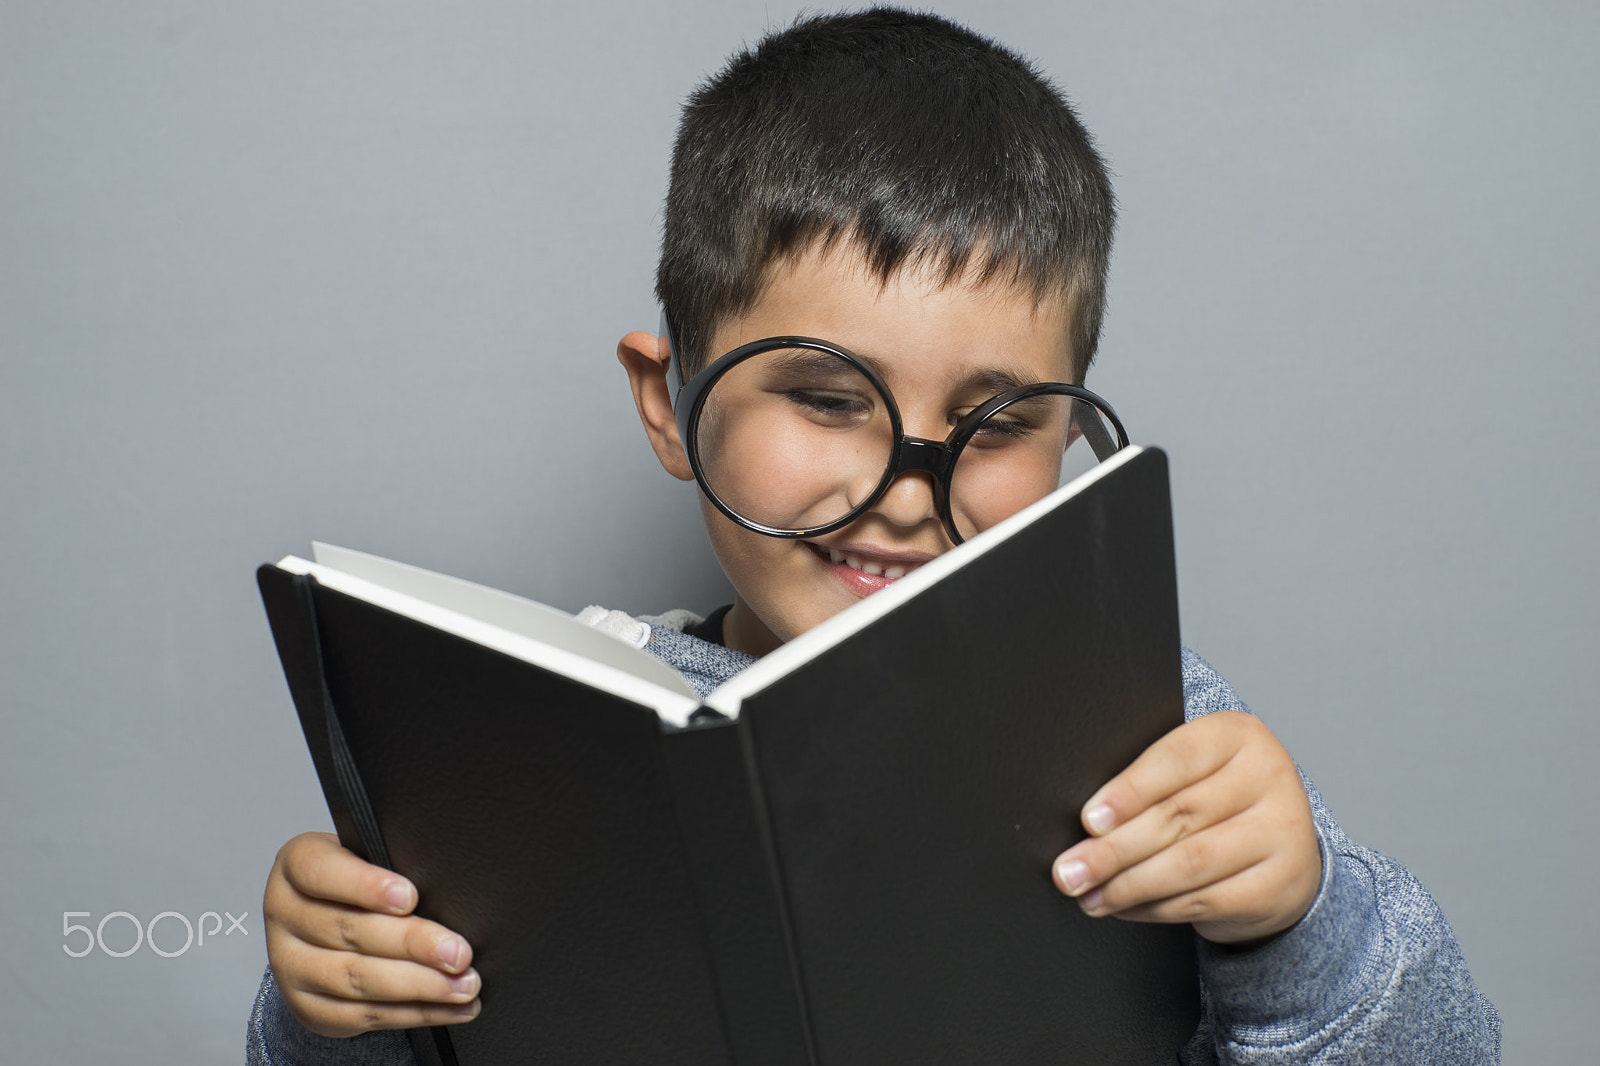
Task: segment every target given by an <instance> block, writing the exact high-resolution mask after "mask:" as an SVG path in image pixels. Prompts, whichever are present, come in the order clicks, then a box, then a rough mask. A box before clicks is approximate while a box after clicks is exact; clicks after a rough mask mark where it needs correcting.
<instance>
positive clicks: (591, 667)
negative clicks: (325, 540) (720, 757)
mask: <svg viewBox="0 0 1600 1066" xmlns="http://www.w3.org/2000/svg"><path fill="white" fill-rule="evenodd" d="M316 554H317V555H318V556H319V561H318V562H308V561H307V560H305V559H301V558H298V557H296V556H293V555H290V556H286V557H285V558H283V559H282V560H280V561H279V562H278V566H279V567H280V568H281V569H284V570H287V571H289V572H290V573H295V574H310V575H311V576H312V577H314V578H316V579H317V581H318V582H319V583H321V584H323V585H326V586H327V587H329V588H332V589H336V590H338V591H340V592H343V593H345V594H346V595H350V596H355V597H357V598H358V599H362V600H365V601H367V602H368V603H371V604H373V605H375V606H378V607H382V608H384V609H385V610H390V611H394V612H395V613H396V614H401V615H404V616H406V617H407V618H414V619H416V620H417V621H419V622H422V623H424V624H426V625H430V626H433V627H434V628H436V629H440V630H443V631H444V632H446V633H452V634H454V635H456V636H459V637H462V638H464V639H466V640H470V641H473V642H474V643H476V644H481V645H483V646H484V647H487V648H493V649H494V650H495V651H499V652H503V653H504V654H507V655H510V656H512V657H513V658H517V659H521V660H523V661H525V662H530V663H534V664H535V665H538V666H542V667H544V668H545V669H548V670H551V671H554V672H555V673H558V674H561V675H563V676H565V677H570V678H573V679H574V680H577V681H581V682H584V683H585V684H588V685H591V686H593V687H594V688H598V689H601V690H602V691H606V692H610V693H612V694H613V695H616V696H620V697H622V698H623V699H627V700H630V701H632V702H634V703H639V704H642V705H644V706H647V707H651V708H653V709H654V710H655V711H656V712H657V713H658V714H660V715H661V718H662V720H664V721H666V722H669V723H671V724H673V725H678V726H682V725H685V724H686V723H687V722H688V718H689V715H690V714H692V713H694V711H695V709H696V708H697V707H699V705H700V704H699V701H698V699H697V698H696V697H695V694H694V690H693V689H692V688H690V687H689V685H688V683H687V682H685V681H684V680H683V678H682V677H680V676H679V675H678V672H677V671H676V670H673V669H672V668H671V667H670V666H668V665H667V664H665V663H663V662H662V661H661V660H659V659H657V658H656V657H655V656H653V655H651V654H650V653H649V652H645V651H640V650H639V649H637V648H632V647H629V646H628V645H627V644H625V643H623V642H622V641H620V640H618V639H617V638H615V637H613V636H610V635H609V634H606V633H602V632H600V631H598V630H595V629H591V628H590V627H589V626H586V625H584V624H583V623H582V622H579V621H578V620H577V619H575V618H573V617H572V616H571V615H569V614H567V613H566V612H565V611H558V610H556V609H555V608H553V607H547V606H545V605H544V604H542V603H536V602H534V601H533V600H529V599H525V598H523V597H521V596H514V595H512V594H511V593H509V592H502V591H500V590H498V589H492V588H489V587H488V586H486V585H478V584H475V583H473V582H470V581H463V580H462V579H460V578H454V577H449V576H447V575H445V574H438V573H434V572H433V571H431V570H423V569H421V568H419V567H414V566H408V565H406V564H404V563H397V562H393V561H392V560H389V559H383V558H380V557H379V556H375V555H367V554H365V553H362V552H354V551H350V550H349V549H345V548H336V547H333V546H332V545H317V546H316ZM322 560H326V562H324V561H322Z"/></svg>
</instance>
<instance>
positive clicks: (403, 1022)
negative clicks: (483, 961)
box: [285, 993, 483, 1039]
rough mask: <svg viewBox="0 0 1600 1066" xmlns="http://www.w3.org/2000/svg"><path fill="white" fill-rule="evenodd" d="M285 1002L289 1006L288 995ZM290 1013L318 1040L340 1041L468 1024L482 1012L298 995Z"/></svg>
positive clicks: (462, 1006)
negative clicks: (382, 1031) (375, 1033)
mask: <svg viewBox="0 0 1600 1066" xmlns="http://www.w3.org/2000/svg"><path fill="white" fill-rule="evenodd" d="M285 1002H288V997H287V995H286V996H285ZM289 1009H290V1011H292V1012H293V1014H294V1016H295V1017H296V1018H298V1019H299V1020H300V1023H301V1024H302V1025H304V1026H305V1027H306V1028H307V1029H310V1030H311V1031H312V1032H313V1033H316V1034H318V1035H319V1036H331V1037H338V1038H340V1039H343V1038H345V1037H351V1036H359V1035H360V1034H362V1033H370V1032H372V1031H374V1030H376V1029H416V1028H420V1027H424V1026H430V1025H458V1024H460V1023H461V1022H470V1021H471V1020H472V1019H474V1018H476V1017H477V1016H478V1014H479V1013H480V1012H481V1011H482V1009H483V1002H482V1001H481V1000H476V999H475V1000H473V1001H472V1002H471V1003H453V1004H443V1003H363V1002H360V1001H358V1000H350V999H338V998H336V997H331V996H319V995H316V994H315V993H301V994H300V995H299V996H298V997H297V999H296V1001H295V1002H289Z"/></svg>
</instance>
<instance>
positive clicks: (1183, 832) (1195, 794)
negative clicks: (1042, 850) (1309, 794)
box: [1054, 763, 1257, 896]
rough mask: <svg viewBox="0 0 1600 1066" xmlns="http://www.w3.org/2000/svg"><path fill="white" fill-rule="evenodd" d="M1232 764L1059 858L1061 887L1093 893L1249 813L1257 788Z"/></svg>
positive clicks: (1057, 877)
mask: <svg viewBox="0 0 1600 1066" xmlns="http://www.w3.org/2000/svg"><path fill="white" fill-rule="evenodd" d="M1233 765H1234V764H1233V763H1228V764H1225V765H1224V766H1223V767H1222V768H1221V769H1219V770H1218V772H1216V773H1214V774H1212V775H1211V776H1210V777H1207V778H1205V779H1204V780H1202V781H1200V782H1198V783H1196V784H1193V785H1190V786H1189V787H1188V788H1185V789H1182V790H1180V791H1178V792H1176V793H1174V794H1172V795H1170V796H1168V797H1167V798H1166V799H1163V800H1161V801H1159V802H1158V803H1156V804H1154V805H1153V806H1150V807H1147V808H1146V809H1145V810H1143V811H1141V812H1140V813H1139V814H1138V815H1136V816H1135V817H1134V818H1133V819H1132V820H1130V821H1128V822H1125V823H1124V824H1122V825H1119V826H1117V827H1116V828H1115V829H1113V830H1112V831H1111V832H1109V833H1107V834H1106V835H1105V836H1103V837H1090V838H1088V839H1087V840H1082V841H1079V842H1078V843H1077V844H1075V845H1073V846H1072V847H1071V848H1068V849H1067V850H1066V851H1065V852H1063V853H1062V855H1061V857H1060V858H1059V859H1057V860H1056V863H1055V867H1054V873H1055V880H1056V884H1057V886H1058V887H1059V888H1060V889H1061V891H1062V892H1064V893H1066V894H1067V895H1069V896H1081V895H1083V894H1084V893H1085V892H1088V891H1089V890H1090V889H1092V888H1094V887H1096V886H1097V885H1100V884H1102V883H1103V882H1105V881H1108V880H1110V879H1111V878H1113V877H1115V876H1117V875H1118V874H1120V873H1122V872H1123V871H1124V870H1128V869H1131V868H1132V867H1134V866H1137V865H1138V864H1139V863H1142V862H1144V861H1145V860H1146V859H1149V858H1151V857H1152V856H1154V855H1156V854H1158V853H1160V852H1162V851H1165V850H1166V849H1168V848H1170V847H1172V846H1173V845H1174V844H1176V843H1177V842H1178V841H1180V840H1184V839H1186V838H1188V837H1191V836H1193V835H1195V834H1196V833H1199V832H1202V831H1204V830H1206V829H1209V828H1210V827H1211V826H1214V825H1217V824H1219V823H1221V822H1224V821H1226V820H1227V819H1229V818H1232V817H1234V816H1235V815H1237V814H1239V813H1241V812H1243V811H1245V810H1247V809H1249V807H1250V805H1251V803H1252V802H1253V801H1254V800H1255V799H1256V798H1257V795H1256V790H1255V789H1254V788H1252V787H1251V783H1250V782H1249V781H1248V780H1246V779H1245V778H1244V775H1240V774H1233V773H1229V772H1228V770H1229V768H1230V767H1231V766H1233Z"/></svg>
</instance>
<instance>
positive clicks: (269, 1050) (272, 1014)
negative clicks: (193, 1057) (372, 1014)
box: [245, 967, 417, 1066]
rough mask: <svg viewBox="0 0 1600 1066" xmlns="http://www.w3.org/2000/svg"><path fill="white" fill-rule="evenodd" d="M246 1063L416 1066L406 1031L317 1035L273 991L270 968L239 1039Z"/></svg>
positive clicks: (268, 1065)
mask: <svg viewBox="0 0 1600 1066" xmlns="http://www.w3.org/2000/svg"><path fill="white" fill-rule="evenodd" d="M245 1051H246V1057H245V1061H246V1063H247V1064H248V1066H335V1064H337V1066H416V1062H417V1060H416V1056H414V1055H413V1054H412V1053H411V1044H410V1042H409V1041H408V1040H407V1039H406V1035H405V1033H403V1032H400V1031H398V1030H393V1029H388V1030H381V1031H378V1032H372V1033H362V1034H361V1035H360V1036H353V1037H350V1038H348V1039H343V1040H341V1039H337V1038H334V1037H328V1036H318V1035H317V1034H316V1033H313V1032H312V1031H311V1030H309V1029H307V1028H306V1027H305V1026H303V1025H301V1024H300V1021H299V1019H297V1018H296V1017H295V1016H294V1015H293V1014H290V1013H289V1007H288V1005H287V1004H285V1003H284V1002H283V996H281V995H279V993H278V985H277V982H276V981H274V980H273V977H272V969H271V968H270V967H268V969H267V972H266V974H265V975H264V976H263V977H262V978H261V990H260V991H259V992H257V993H256V1005H255V1009H254V1010H253V1011H251V1012H250V1029H249V1032H248V1033H247V1034H246V1042H245Z"/></svg>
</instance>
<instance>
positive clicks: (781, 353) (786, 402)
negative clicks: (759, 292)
mask: <svg viewBox="0 0 1600 1066" xmlns="http://www.w3.org/2000/svg"><path fill="white" fill-rule="evenodd" d="M985 398H986V397H985ZM970 409H971V408H970V407H968V408H966V409H957V410H953V411H951V412H950V413H949V414H948V416H947V421H948V423H949V424H950V425H952V426H953V425H954V424H955V423H956V422H957V421H959V416H960V415H962V414H965V413H966V411H967V410H970ZM889 411H890V406H889V401H888V399H887V398H886V397H885V396H884V395H883V394H882V393H881V392H879V390H878V389H877V387H876V386H875V385H873V383H872V381H871V379H869V378H868V377H867V376H866V375H865V374H863V373H862V372H861V371H860V370H859V369H857V368H856V367H855V365H854V364H852V363H850V362H849V361H848V360H845V359H842V358H840V357H838V356H836V355H832V354H830V353H827V352H821V351H815V350H812V349H805V348H789V349H778V350H775V351H770V352H763V353H761V354H759V355H755V356H752V357H750V358H748V359H746V360H744V361H743V362H741V363H739V364H737V365H736V366H734V367H733V368H732V369H730V370H729V371H727V372H726V373H724V374H723V375H722V376H721V377H720V378H718V379H717V381H716V382H715V384H713V385H712V386H711V388H710V389H709V390H708V391H707V393H706V396H705V400H704V403H703V405H702V407H701V411H700V417H699V420H698V423H697V425H696V428H695V446H696V449H697V452H698V457H699V463H700V470H701V476H702V477H703V478H704V480H705V482H706V487H707V488H709V489H710V490H711V491H712V492H713V493H715V494H716V496H717V498H718V499H720V500H721V501H722V502H723V503H724V504H725V505H727V506H728V507H729V508H730V509H731V510H732V511H734V513H736V514H738V515H740V516H741V517H743V518H744V519H746V520H747V521H750V522H753V523H755V524H757V525H760V526H764V527H766V528H768V529H773V530H785V531H801V530H811V529H817V528H820V527H823V526H827V525H830V524H832V523H834V522H837V521H839V520H840V519H842V518H844V517H846V516H847V515H849V514H850V513H851V512H852V511H854V510H856V509H857V508H858V507H860V506H861V505H862V504H863V503H864V502H865V501H867V500H868V499H870V498H871V496H872V493H873V491H874V490H875V489H876V488H877V487H878V485H879V484H880V483H881V482H882V480H883V478H884V475H885V474H886V473H887V471H888V469H889V466H890V463H891V462H892V460H893V457H894V447H895V443H896V441H895V437H894V426H893V423H892V421H891V419H890V415H889ZM1115 439H1116V432H1115V430H1114V429H1113V428H1111V425H1110V423H1109V422H1108V421H1107V420H1106V418H1105V416H1104V415H1103V414H1102V413H1101V412H1100V411H1099V409H1098V408H1096V407H1094V405H1092V404H1089V403H1085V402H1084V401H1082V400H1077V399H1075V398H1073V397H1069V396H1062V395H1056V394H1046V395H1040V396H1031V397H1027V398H1025V399H1022V400H1019V401H1017V402H1015V403H1012V404H1010V405H1008V406H1006V407H1004V408H1002V409H1001V410H999V411H996V412H994V413H993V414H991V415H990V416H989V417H987V418H986V419H984V421H983V423H982V424H980V425H979V426H978V427H977V428H976V430H975V431H974V432H973V433H972V435H971V436H970V437H969V438H967V442H966V444H965V447H963V448H962V450H961V452H960V453H959V457H958V459H957V461H956V464H955V467H954V470H953V472H952V474H951V479H950V486H949V493H950V512H951V518H952V519H953V520H954V523H955V526H956V529H957V531H958V532H959V533H960V534H961V537H962V539H966V538H968V537H971V536H973V535H974V534H976V533H978V532H979V531H981V530H983V529H986V528H988V527H989V526H991V525H993V524H995V523H996V522H998V521H1000V520H1001V519H1003V518H1005V517H1007V516H1008V515H1011V514H1013V513H1015V512H1016V511H1018V510H1021V509H1022V508H1023V507H1026V506H1027V505H1028V504H1030V503H1032V502H1033V501H1035V500H1037V499H1039V498H1040V497H1042V496H1044V495H1046V494H1048V493H1049V492H1050V491H1051V490H1053V489H1054V488H1056V486H1057V485H1059V484H1062V483H1064V481H1066V480H1068V479H1070V478H1072V477H1076V476H1077V475H1078V474H1081V473H1083V472H1084V471H1085V470H1087V469H1089V468H1090V467H1092V466H1093V465H1094V464H1095V463H1096V462H1098V458H1097V456H1096V454H1095V452H1096V445H1099V446H1100V450H1102V451H1105V452H1107V453H1109V447H1107V446H1106V444H1107V442H1109V441H1114V440H1115ZM916 476H924V475H916Z"/></svg>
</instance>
